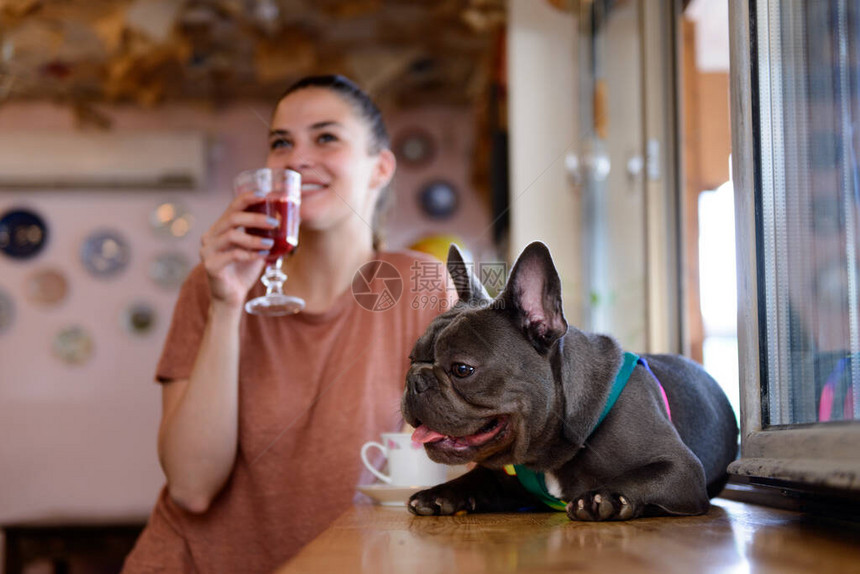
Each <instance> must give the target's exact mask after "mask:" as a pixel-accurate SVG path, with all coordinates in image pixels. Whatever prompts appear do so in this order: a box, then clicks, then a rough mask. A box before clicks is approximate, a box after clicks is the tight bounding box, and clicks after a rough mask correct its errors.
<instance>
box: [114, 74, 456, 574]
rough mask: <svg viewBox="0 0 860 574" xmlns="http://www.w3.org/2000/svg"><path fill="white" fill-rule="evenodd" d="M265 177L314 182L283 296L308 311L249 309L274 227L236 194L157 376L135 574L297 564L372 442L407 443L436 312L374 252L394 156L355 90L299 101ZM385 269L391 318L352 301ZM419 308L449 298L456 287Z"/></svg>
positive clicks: (331, 86)
mask: <svg viewBox="0 0 860 574" xmlns="http://www.w3.org/2000/svg"><path fill="white" fill-rule="evenodd" d="M266 165H267V167H272V168H289V169H293V170H295V171H298V172H299V173H301V175H302V206H301V216H302V223H301V231H300V238H299V249H298V250H297V251H296V253H295V255H293V256H292V257H291V258H289V259H288V260H287V261H286V262H285V271H286V273H287V275H288V276H289V280H288V281H287V282H286V284H285V292H287V293H290V294H293V295H297V296H299V297H301V298H303V299H304V300H305V301H306V303H307V306H306V308H305V311H303V312H302V313H299V314H297V315H293V316H288V317H278V318H271V317H259V316H252V315H248V314H246V313H244V312H243V304H244V301H245V300H247V299H248V298H251V297H255V296H257V295H259V294H261V292H262V287H261V286H260V283H259V281H258V280H259V276H260V273H261V271H262V269H263V264H264V258H265V250H266V248H267V247H268V246H267V245H266V242H265V240H264V239H261V238H259V237H255V236H251V235H249V234H247V233H246V232H244V230H243V228H245V227H257V228H262V227H271V225H270V223H271V222H269V221H267V219H266V217H265V216H264V215H261V214H256V213H248V212H245V211H244V210H245V208H246V207H248V206H249V205H251V204H252V203H254V202H255V201H257V202H258V201H259V198H257V197H254V196H253V194H244V195H240V196H237V197H236V198H235V199H234V201H233V202H232V203H231V204H230V206H229V207H228V208H227V210H226V211H225V212H224V214H223V215H222V216H221V217H220V219H218V221H216V222H215V224H214V225H213V226H212V227H211V228H210V229H209V230H208V232H207V233H206V234H205V235H204V236H203V239H202V242H201V243H202V247H201V249H200V257H201V265H199V266H198V267H197V268H195V270H194V271H193V272H192V274H191V275H190V277H189V279H188V280H187V282H186V284H185V285H184V286H183V289H182V292H181V294H180V296H179V300H178V302H177V305H176V309H175V311H174V317H173V323H172V325H171V329H170V332H169V334H168V337H167V341H166V343H165V347H164V351H163V354H162V357H161V361H160V363H159V366H158V370H157V378H158V380H159V381H161V382H162V383H163V386H162V395H163V411H162V420H161V426H160V429H159V436H158V452H159V459H160V462H161V465H162V468H163V470H164V473H165V475H166V477H167V485H166V486H165V488H164V490H163V491H162V493H161V495H160V497H159V500H158V502H157V504H156V507H155V510H154V511H153V513H152V516H151V518H150V521H149V524H148V526H147V528H146V530H145V531H144V532H143V533H142V534H141V537H140V539H139V540H138V542H137V545H136V546H135V548H134V550H133V551H132V553H131V554H130V555H129V557H128V558H127V560H126V564H125V569H124V572H149V571H155V570H158V571H161V570H159V569H164V570H165V571H170V572H173V571H199V572H268V571H271V570H272V569H274V568H275V567H277V566H278V565H279V564H281V563H283V562H284V561H285V560H287V559H288V558H289V557H290V556H292V555H293V554H295V553H296V552H297V551H298V549H299V548H300V547H301V546H302V545H303V544H305V543H307V542H308V541H310V540H311V539H312V538H313V537H314V536H316V535H317V534H318V533H319V532H321V531H322V530H323V529H324V528H325V527H326V526H327V525H328V524H329V523H330V522H331V521H332V520H333V519H334V518H335V517H337V516H338V515H339V514H340V513H342V512H343V511H344V510H345V508H346V507H347V506H348V505H349V504H351V501H352V498H353V496H354V490H355V486H356V484H357V483H358V479H359V475H360V467H361V462H360V460H359V456H358V454H359V449H360V447H361V445H362V444H363V443H364V442H365V441H367V440H371V439H373V438H375V437H377V436H378V435H379V433H380V432H384V431H390V430H397V427H398V425H399V424H400V418H399V407H398V405H399V397H400V394H401V392H402V388H403V380H404V375H405V372H406V369H407V365H408V354H409V351H410V349H411V346H412V344H413V343H414V341H415V339H416V338H417V337H418V336H419V335H420V334H421V333H422V332H423V331H424V328H425V327H426V326H427V324H428V323H429V322H430V320H431V319H432V317H433V316H434V315H435V314H437V313H438V312H439V311H440V309H439V308H438V306H437V307H436V308H420V307H421V306H420V305H413V303H414V297H415V294H414V293H410V292H409V290H408V288H407V287H408V285H409V284H410V281H409V278H410V276H411V275H412V274H414V273H415V269H416V268H417V267H419V266H421V265H427V264H428V263H430V262H429V261H428V260H425V259H422V258H421V256H418V255H417V254H408V253H384V252H378V251H377V248H378V242H379V241H378V234H377V232H376V231H375V230H374V229H373V228H374V225H378V221H379V212H380V206H381V205H382V204H383V203H384V202H385V200H384V197H383V194H384V191H385V190H386V188H387V185H388V183H389V182H390V180H391V177H392V175H393V174H394V169H395V159H394V155H393V154H392V152H391V151H390V149H389V142H388V136H387V133H386V130H385V126H384V124H383V121H382V118H381V116H380V113H379V110H378V109H377V108H376V106H375V105H374V104H373V102H372V101H371V100H370V99H369V98H368V97H367V95H366V94H364V93H363V92H362V91H361V90H360V89H359V88H357V87H356V86H355V85H354V84H352V83H351V82H350V81H349V80H346V79H345V78H342V77H339V76H319V77H311V78H306V79H304V80H302V81H300V82H298V83H297V84H295V85H294V86H292V87H291V88H290V89H289V90H287V92H286V93H285V95H284V96H283V97H282V99H281V100H280V101H279V103H278V105H277V108H276V109H275V112H274V114H273V118H272V124H271V129H270V135H269V154H268V158H267V161H266ZM374 260H377V261H383V262H385V264H390V265H392V266H393V267H394V268H395V269H396V270H397V271H398V273H399V274H400V277H401V278H402V280H403V286H404V290H403V296H402V297H401V298H400V300H399V301H398V302H397V304H395V305H394V306H393V307H391V308H389V309H387V310H385V311H376V312H374V311H371V310H367V309H364V308H362V307H361V306H360V305H358V304H357V303H356V301H355V299H354V298H353V296H352V293H351V289H350V287H351V285H352V281H353V278H354V276H355V273H356V271H357V270H358V269H359V268H361V267H362V265H364V264H365V263H367V262H370V261H374ZM431 264H432V263H431ZM422 295H429V296H434V295H435V296H436V297H438V298H439V299H440V300H442V301H444V300H445V299H446V292H445V291H444V286H440V288H439V289H438V292H437V293H422ZM424 300H425V301H426V299H424ZM413 306H417V307H419V309H417V310H416V309H413Z"/></svg>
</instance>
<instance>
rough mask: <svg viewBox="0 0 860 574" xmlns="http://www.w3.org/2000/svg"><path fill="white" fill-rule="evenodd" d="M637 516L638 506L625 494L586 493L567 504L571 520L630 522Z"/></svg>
mask: <svg viewBox="0 0 860 574" xmlns="http://www.w3.org/2000/svg"><path fill="white" fill-rule="evenodd" d="M637 514H638V513H637V508H636V505H635V504H633V503H632V502H631V501H630V500H629V499H628V498H627V497H626V496H624V495H623V494H613V493H609V492H601V491H596V490H595V491H592V492H586V493H585V494H583V495H581V496H578V497H576V498H574V499H573V500H572V501H571V502H569V503H568V504H567V516H568V517H569V518H570V519H571V520H583V521H589V522H593V521H602V520H630V519H631V518H635V517H636V515H637Z"/></svg>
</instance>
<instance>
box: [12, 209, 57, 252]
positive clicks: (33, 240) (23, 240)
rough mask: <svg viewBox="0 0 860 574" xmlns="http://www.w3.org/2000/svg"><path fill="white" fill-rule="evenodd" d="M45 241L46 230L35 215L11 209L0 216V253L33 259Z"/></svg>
mask: <svg viewBox="0 0 860 574" xmlns="http://www.w3.org/2000/svg"><path fill="white" fill-rule="evenodd" d="M47 240H48V228H47V226H46V225H45V222H44V220H43V219H42V218H41V217H40V216H39V215H38V214H37V213H34V212H33V211H30V210H27V209H12V210H9V211H7V212H6V213H4V214H3V215H2V216H0V251H2V252H3V253H5V254H6V255H8V256H9V257H14V258H15V259H30V258H31V257H35V256H36V255H38V254H39V252H40V251H41V250H42V249H43V248H44V247H45V243H46V242H47Z"/></svg>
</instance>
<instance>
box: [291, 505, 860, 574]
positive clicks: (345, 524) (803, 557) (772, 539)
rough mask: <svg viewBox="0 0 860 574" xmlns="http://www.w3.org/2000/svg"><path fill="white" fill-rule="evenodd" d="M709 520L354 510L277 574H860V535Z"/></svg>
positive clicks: (761, 511) (764, 517)
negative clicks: (577, 519)
mask: <svg viewBox="0 0 860 574" xmlns="http://www.w3.org/2000/svg"><path fill="white" fill-rule="evenodd" d="M713 503H714V505H713V506H712V507H711V510H710V512H709V513H708V514H707V515H705V516H697V517H692V518H645V519H639V520H633V521H630V522H613V523H579V522H571V521H569V520H568V519H567V517H566V516H565V515H564V513H547V514H473V515H465V516H457V517H418V516H413V515H411V514H409V513H408V512H407V511H406V509H405V508H385V507H380V506H356V507H354V508H351V509H350V510H348V511H347V512H346V513H345V514H344V515H343V516H341V517H340V518H339V519H338V520H337V521H336V522H335V523H334V524H333V525H332V526H331V527H330V528H329V529H328V530H326V531H325V532H324V533H323V534H321V535H320V536H319V537H318V538H317V539H316V540H314V541H313V542H312V543H311V544H310V545H308V546H307V547H305V549H304V550H303V551H302V552H301V553H300V554H299V555H297V556H296V557H295V558H294V559H293V560H292V561H290V562H289V563H287V564H286V565H284V566H283V567H282V568H281V569H279V570H278V571H277V573H278V574H289V573H295V572H302V573H313V572H320V573H323V572H325V573H347V572H366V573H368V574H369V573H373V574H413V573H421V574H436V573H439V574H443V573H444V574H449V573H454V572H469V573H483V572H485V573H488V574H490V573H492V574H503V573H506V572H595V573H597V572H600V573H625V574H626V573H638V572H655V573H664V572H665V573H668V572H678V573H684V574H700V573H705V572H757V573H770V572H773V573H780V574H783V573H788V574H790V573H794V572H797V573H801V572H802V573H810V572H812V573H814V574H824V573H828V572H838V573H840V574H844V573H848V572H860V542H858V541H860V537H858V533H860V529H858V525H857V524H856V523H851V524H845V523H840V524H833V523H830V522H822V521H820V520H815V519H812V518H811V517H809V516H807V515H804V514H801V513H797V512H790V511H784V510H775V509H769V508H765V507H759V506H753V505H749V504H743V503H739V502H732V501H728V500H723V499H716V500H714V501H713Z"/></svg>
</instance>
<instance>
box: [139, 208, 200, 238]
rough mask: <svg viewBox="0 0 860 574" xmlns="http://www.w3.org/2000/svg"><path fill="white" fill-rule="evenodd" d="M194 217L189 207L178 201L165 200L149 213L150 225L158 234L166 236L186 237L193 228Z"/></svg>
mask: <svg viewBox="0 0 860 574" xmlns="http://www.w3.org/2000/svg"><path fill="white" fill-rule="evenodd" d="M193 222H194V217H193V216H192V215H191V214H190V213H189V212H188V208H187V207H185V205H184V204H182V203H180V202H178V201H165V202H164V203H161V204H159V205H157V206H156V207H155V209H153V210H152V213H150V214H149V225H150V227H152V230H153V231H154V232H155V233H156V234H157V235H161V236H164V237H176V238H181V237H185V236H186V235H187V234H188V232H189V231H190V230H191V224H192V223H193Z"/></svg>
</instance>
